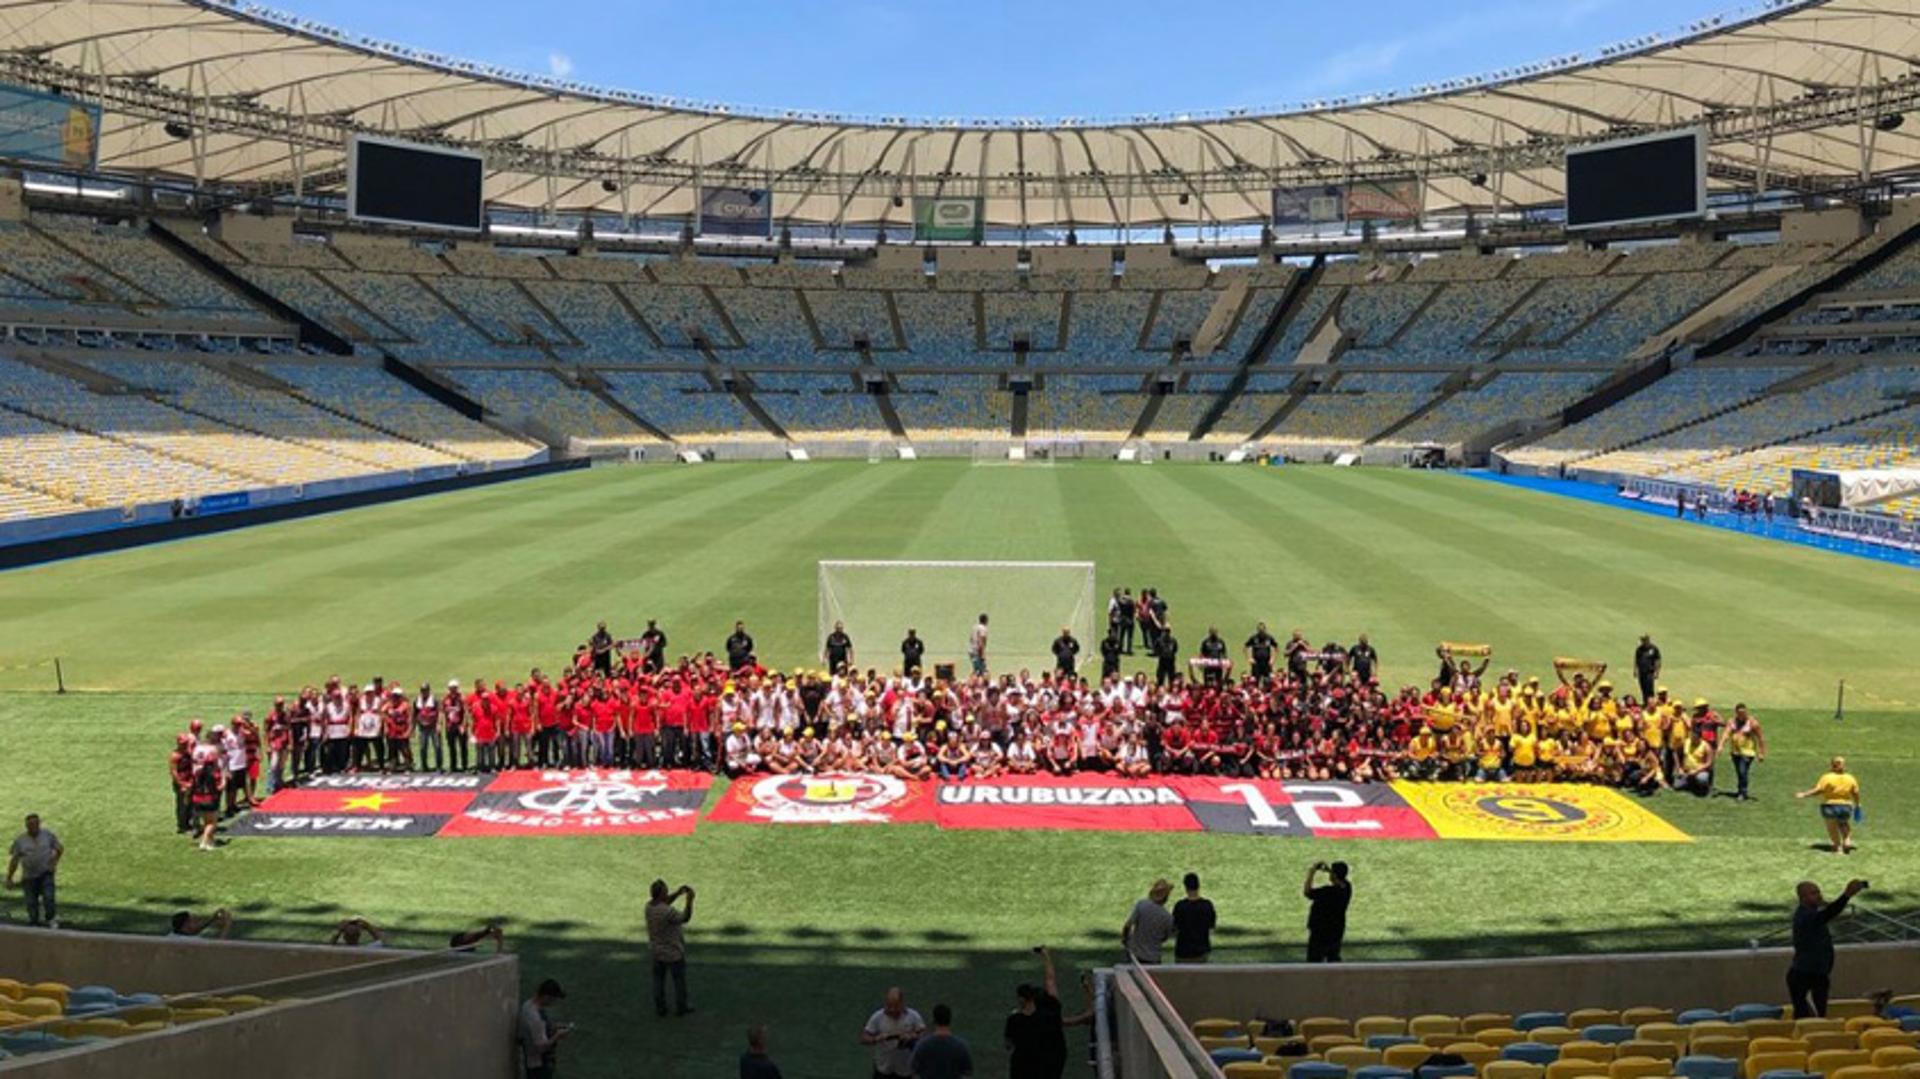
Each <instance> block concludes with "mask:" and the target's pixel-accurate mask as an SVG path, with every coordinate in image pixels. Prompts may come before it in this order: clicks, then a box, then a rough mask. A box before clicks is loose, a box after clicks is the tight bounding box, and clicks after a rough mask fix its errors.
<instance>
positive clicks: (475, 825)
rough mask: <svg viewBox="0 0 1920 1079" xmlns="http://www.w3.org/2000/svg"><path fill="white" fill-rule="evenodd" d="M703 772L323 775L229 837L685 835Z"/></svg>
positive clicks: (706, 779)
mask: <svg viewBox="0 0 1920 1079" xmlns="http://www.w3.org/2000/svg"><path fill="white" fill-rule="evenodd" d="M712 782H713V777H712V776H710V775H708V774H706V773H705V772H657V771H627V770H602V771H594V770H586V771H578V770H576V771H514V772H501V773H499V774H497V775H425V774H422V775H400V776H389V775H331V776H317V777H315V778H314V779H313V780H312V781H311V782H310V783H309V784H307V785H305V786H301V787H291V788H288V789H286V790H283V791H280V792H278V793H276V794H274V795H273V796H272V797H270V798H268V799H267V800H266V801H264V802H262V803H260V805H259V807H258V808H256V809H254V811H253V812H251V813H249V814H247V815H246V816H244V817H242V818H241V819H239V820H237V821H235V822H234V823H233V825H232V827H231V828H230V829H229V832H230V833H231V834H233V835H236V836H278V835H305V836H376V837H386V838H418V837H422V836H433V835H439V836H493V835H687V834H689V833H691V832H692V831H693V829H694V825H695V824H696V823H697V822H698V820H699V814H700V805H701V803H702V802H704V801H705V800H706V796H707V788H708V787H709V786H711V785H712Z"/></svg>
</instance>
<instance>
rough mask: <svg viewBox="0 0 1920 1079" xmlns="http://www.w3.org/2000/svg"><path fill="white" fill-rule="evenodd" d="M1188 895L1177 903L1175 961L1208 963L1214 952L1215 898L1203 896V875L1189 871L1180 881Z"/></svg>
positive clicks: (1175, 908) (1174, 933)
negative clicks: (1201, 877) (1210, 955)
mask: <svg viewBox="0 0 1920 1079" xmlns="http://www.w3.org/2000/svg"><path fill="white" fill-rule="evenodd" d="M1180 883H1181V884H1183V885H1185V886H1186V889H1187V895H1186V898H1184V899H1182V900H1180V901H1179V902H1178V903H1175V904H1174V905H1173V961H1174V962H1176V963H1204V962H1206V961H1207V954H1208V953H1209V952H1211V951H1213V926H1214V920H1215V919H1214V912H1213V900H1211V899H1205V898H1202V897H1201V895H1200V874H1198V873H1188V874H1187V875H1186V877H1185V878H1183V879H1182V880H1181V882H1180Z"/></svg>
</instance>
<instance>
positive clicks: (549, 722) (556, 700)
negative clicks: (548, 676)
mask: <svg viewBox="0 0 1920 1079" xmlns="http://www.w3.org/2000/svg"><path fill="white" fill-rule="evenodd" d="M534 704H535V706H536V707H537V708H538V709H539V710H540V726H541V727H543V728H552V727H558V726H559V725H560V695H559V694H558V693H555V692H554V691H553V687H552V686H548V685H542V686H541V687H540V688H539V689H538V690H535V691H534Z"/></svg>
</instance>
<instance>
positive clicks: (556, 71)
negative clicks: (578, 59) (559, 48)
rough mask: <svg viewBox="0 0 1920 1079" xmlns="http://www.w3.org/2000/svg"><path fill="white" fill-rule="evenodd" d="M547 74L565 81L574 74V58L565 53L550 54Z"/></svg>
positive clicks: (548, 55)
mask: <svg viewBox="0 0 1920 1079" xmlns="http://www.w3.org/2000/svg"><path fill="white" fill-rule="evenodd" d="M547 73H548V74H550V75H552V76H553V77H554V78H556V79H564V78H566V77H567V76H569V75H571V74H573V57H571V56H568V55H567V54H566V53H564V52H550V53H548V54H547Z"/></svg>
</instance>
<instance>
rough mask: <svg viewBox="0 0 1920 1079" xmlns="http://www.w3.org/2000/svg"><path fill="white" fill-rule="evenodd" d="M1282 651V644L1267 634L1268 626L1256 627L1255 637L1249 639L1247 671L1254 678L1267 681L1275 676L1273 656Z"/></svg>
mask: <svg viewBox="0 0 1920 1079" xmlns="http://www.w3.org/2000/svg"><path fill="white" fill-rule="evenodd" d="M1279 650H1280V642H1279V641H1276V640H1274V639H1273V634H1271V633H1268V632H1267V624H1266V623H1265V622H1262V623H1260V624H1259V625H1257V626H1255V627H1254V630H1253V636H1251V637H1248V638H1247V669H1248V670H1250V671H1252V672H1253V676H1254V677H1255V678H1258V679H1259V680H1261V681H1263V682H1264V681H1266V680H1267V679H1268V678H1271V677H1272V676H1273V655H1274V653H1275V652H1278V651H1279Z"/></svg>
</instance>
